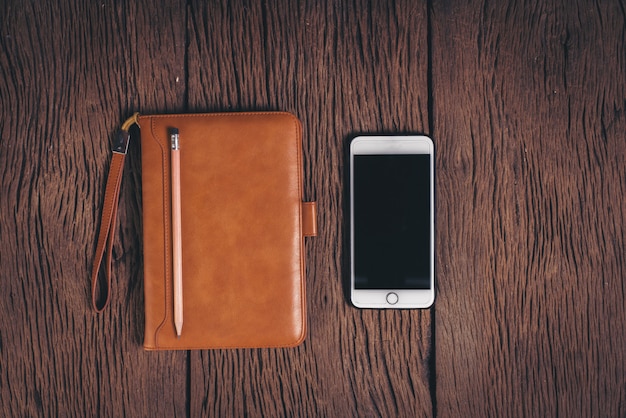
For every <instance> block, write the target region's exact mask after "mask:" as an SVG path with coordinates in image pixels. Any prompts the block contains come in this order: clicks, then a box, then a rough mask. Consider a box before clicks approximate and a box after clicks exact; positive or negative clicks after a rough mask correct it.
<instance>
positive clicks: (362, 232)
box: [353, 154, 431, 289]
mask: <svg viewBox="0 0 626 418" xmlns="http://www.w3.org/2000/svg"><path fill="white" fill-rule="evenodd" d="M353 170H354V178H353V187H354V190H353V193H354V209H353V210H354V275H355V288H356V289H429V288H430V228H431V225H430V155H427V154H420V155H413V154H412V155H355V156H354V166H353Z"/></svg>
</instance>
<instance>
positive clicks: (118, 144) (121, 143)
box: [113, 131, 130, 154]
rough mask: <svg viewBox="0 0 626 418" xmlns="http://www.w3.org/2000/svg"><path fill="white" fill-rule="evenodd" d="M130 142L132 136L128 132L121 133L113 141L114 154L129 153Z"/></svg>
mask: <svg viewBox="0 0 626 418" xmlns="http://www.w3.org/2000/svg"><path fill="white" fill-rule="evenodd" d="M129 141H130V134H129V133H128V132H127V131H119V133H118V134H117V138H116V139H115V141H113V152H117V153H119V154H126V152H127V151H128V142H129Z"/></svg>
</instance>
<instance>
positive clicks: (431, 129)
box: [0, 0, 626, 417]
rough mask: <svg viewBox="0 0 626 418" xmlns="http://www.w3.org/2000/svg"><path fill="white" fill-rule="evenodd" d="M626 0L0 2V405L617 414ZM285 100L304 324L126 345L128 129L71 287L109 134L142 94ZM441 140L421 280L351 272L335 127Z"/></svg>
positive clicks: (136, 184)
mask: <svg viewBox="0 0 626 418" xmlns="http://www.w3.org/2000/svg"><path fill="white" fill-rule="evenodd" d="M625 9H626V5H625V4H624V2H623V1H622V0H619V1H608V0H607V1H598V2H587V1H572V2H569V1H539V2H518V1H515V0H509V1H489V2H488V1H479V0H469V1H453V0H449V1H425V0H423V1H419V0H413V1H412V0H396V1H387V0H378V1H374V0H372V1H352V2H344V1H340V0H326V1H324V0H321V1H288V0H280V1H279V0H276V1H253V0H250V1H227V0H223V1H201V0H189V1H187V0H184V1H183V0H178V1H157V2H153V1H148V0H128V1H119V2H118V1H108V0H107V1H105V0H102V1H82V0H54V1H38V0H4V1H2V3H1V4H0V135H1V136H0V273H1V290H0V416H4V417H22V416H46V417H56V416H76V417H82V416H116V417H117V416H123V415H125V416H132V417H135V416H138V417H152V416H164V417H173V416H183V417H184V416H189V417H197V416H212V417H218V416H219V417H227V416H244V415H245V416H262V417H278V416H288V417H291V416H302V417H313V416H325V417H347V416H366V417H370V416H385V417H397V416H403V417H414V416H441V417H486V416H497V417H513V416H529V417H537V416H563V417H572V416H581V417H602V416H608V417H624V416H626V377H625V375H626V366H625V361H626V355H625V352H626V337H625V334H626V333H625V331H626V306H625V303H626V302H625V301H626V277H625V276H626V198H625V197H624V196H625V195H626V142H625V141H626V138H625V137H626V116H625V108H626V29H625V27H626V21H625V20H626V13H625ZM240 110H285V111H289V112H293V113H294V114H296V115H297V116H298V117H299V118H300V119H301V120H302V124H303V133H304V144H303V151H304V172H305V187H304V190H305V196H304V197H305V198H306V199H316V200H317V201H318V204H319V219H318V221H319V226H320V229H319V236H318V237H316V238H315V239H311V240H307V243H306V256H307V303H308V312H309V319H308V335H307V339H306V341H305V343H304V344H303V345H301V346H300V347H298V348H295V349H258V350H215V351H187V352H145V351H144V350H143V348H142V345H141V344H142V335H143V279H142V276H143V273H142V272H143V264H142V225H141V210H142V202H141V164H140V148H139V143H138V141H136V140H135V141H133V143H132V144H131V145H130V151H129V155H128V158H127V161H126V171H125V174H124V179H123V182H122V187H121V197H120V203H119V205H120V213H119V222H118V226H117V228H116V231H117V239H116V241H115V245H114V250H113V273H114V281H113V295H112V303H111V306H110V307H109V308H108V309H107V310H106V311H105V312H104V313H103V314H100V315H97V314H95V313H93V312H92V311H91V309H90V283H89V273H90V269H91V263H92V259H93V254H94V249H95V240H96V232H97V228H98V224H99V215H100V213H101V210H102V200H103V193H104V183H105V180H106V173H107V168H108V164H109V161H110V158H111V151H110V141H111V139H112V138H113V136H114V134H115V132H116V130H117V128H118V127H119V125H120V123H121V122H122V121H123V120H124V119H125V118H126V117H127V116H129V115H130V114H131V113H132V112H134V111H140V112H142V113H166V112H207V111H240ZM368 133H425V134H428V135H430V136H432V137H433V139H434V142H435V146H436V152H437V155H436V171H437V176H436V187H437V200H436V217H437V231H436V277H437V298H436V302H435V305H434V307H433V308H432V309H429V310H421V311H420V310H413V311H398V310H389V311H381V310H359V309H355V308H353V307H351V305H350V304H349V302H348V300H347V296H346V290H345V288H346V283H347V281H348V276H347V270H348V267H347V266H348V263H349V259H348V251H346V246H347V241H346V227H347V224H346V222H347V216H346V213H347V210H346V209H347V207H346V195H345V193H346V186H345V184H346V146H347V144H348V141H349V139H350V138H351V137H353V136H354V135H356V134H368Z"/></svg>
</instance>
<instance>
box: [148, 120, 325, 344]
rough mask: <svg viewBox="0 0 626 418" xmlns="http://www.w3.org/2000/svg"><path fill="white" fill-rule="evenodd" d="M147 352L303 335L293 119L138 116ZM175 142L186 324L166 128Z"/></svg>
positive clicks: (310, 230) (302, 210) (306, 209)
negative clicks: (177, 293) (176, 297)
mask: <svg viewBox="0 0 626 418" xmlns="http://www.w3.org/2000/svg"><path fill="white" fill-rule="evenodd" d="M138 123H139V126H140V128H141V154H142V185H143V238H144V239H143V245H144V291H145V335H144V348H145V349H147V350H173V349H181V350H189V349H207V348H252V347H256V348H260V347H289V346H296V345H298V344H300V343H301V342H302V341H303V340H304V338H305V335H306V303H305V280H304V277H305V265H304V248H303V247H304V243H303V241H304V237H305V236H311V235H315V234H316V222H315V212H316V205H315V202H304V203H303V202H302V144H301V141H302V140H301V127H300V122H299V121H298V119H297V118H296V117H295V116H293V115H291V114H289V113H279V112H266V113H223V114H218V113H216V114H181V115H154V116H140V117H139V120H138ZM171 128H178V130H179V135H180V161H181V164H180V166H181V172H180V176H181V204H182V253H183V256H182V265H183V275H182V277H183V301H184V302H183V307H184V312H183V320H184V322H183V328H182V335H181V337H180V338H178V337H177V336H176V331H175V328H174V321H173V303H174V302H173V295H172V285H173V284H172V231H171V211H170V206H171V194H170V193H171V191H170V139H169V134H168V133H169V130H170V129H171Z"/></svg>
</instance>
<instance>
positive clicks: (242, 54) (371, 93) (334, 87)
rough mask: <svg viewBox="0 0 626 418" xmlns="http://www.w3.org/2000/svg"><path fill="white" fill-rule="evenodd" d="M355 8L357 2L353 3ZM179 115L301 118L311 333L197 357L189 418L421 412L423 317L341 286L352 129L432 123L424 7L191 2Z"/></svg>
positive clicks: (427, 349) (425, 378)
mask: <svg viewBox="0 0 626 418" xmlns="http://www.w3.org/2000/svg"><path fill="white" fill-rule="evenodd" d="M357 3H358V2H357ZM189 11H190V17H189V26H190V29H189V34H190V36H189V39H190V45H189V58H188V62H189V65H188V71H189V90H188V92H189V109H190V110H195V111H206V110H258V109H269V110H286V111H290V112H293V113H294V114H296V115H297V116H298V117H299V118H300V119H301V120H302V123H303V131H304V154H305V155H304V163H305V167H304V171H305V179H306V180H305V183H306V184H305V198H307V199H316V200H317V201H318V205H319V206H318V208H319V217H318V222H319V226H320V231H319V236H318V237H316V238H314V239H311V240H309V241H308V242H307V257H308V260H307V261H308V262H307V272H308V275H307V291H308V297H307V301H308V312H309V322H308V324H309V332H308V337H307V340H306V341H305V343H304V344H303V345H302V346H301V347H299V348H296V349H285V350H236V351H203V352H194V353H192V357H191V387H190V394H191V399H190V411H191V416H202V415H207V416H241V415H252V416H342V417H345V416H430V415H432V412H433V411H432V406H431V394H430V387H429V384H430V382H429V376H430V372H431V370H430V368H429V361H430V358H431V357H430V356H431V345H430V313H429V312H428V311H423V312H420V311H388V312H382V311H361V310H357V309H355V308H352V307H350V306H349V304H348V302H347V300H346V297H345V294H344V290H343V288H344V284H345V281H346V280H347V275H346V267H347V263H348V258H347V252H346V251H345V245H346V241H345V231H344V227H345V225H346V224H345V218H344V213H345V212H344V210H345V200H344V174H345V173H344V161H345V154H344V150H345V146H346V144H347V141H348V139H349V138H350V137H351V136H353V135H355V134H357V133H372V132H384V131H410V132H424V131H426V132H427V131H428V122H427V121H428V117H427V102H428V90H427V64H428V60H427V58H428V53H427V52H428V49H427V36H426V30H427V20H426V17H427V14H426V3H425V2H410V1H397V2H388V1H374V2H361V3H360V4H344V3H343V2H317V3H316V2H290V1H280V2H269V3H263V2H242V3H240V4H236V5H235V4H233V2H228V1H223V2H211V3H207V2H202V1H197V2H196V1H194V2H192V5H191V8H190V9H189Z"/></svg>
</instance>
